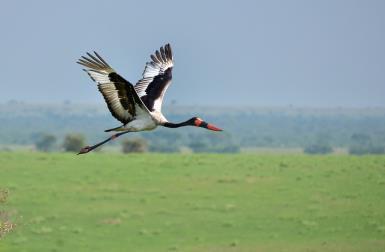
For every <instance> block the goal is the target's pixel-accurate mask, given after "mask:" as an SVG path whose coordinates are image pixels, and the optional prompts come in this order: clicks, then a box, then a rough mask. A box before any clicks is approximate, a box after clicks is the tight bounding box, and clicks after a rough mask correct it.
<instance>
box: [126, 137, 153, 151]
mask: <svg viewBox="0 0 385 252" xmlns="http://www.w3.org/2000/svg"><path fill="white" fill-rule="evenodd" d="M147 150H148V144H147V141H146V140H144V139H142V138H136V139H127V140H124V141H123V142H122V151H123V153H131V152H147Z"/></svg>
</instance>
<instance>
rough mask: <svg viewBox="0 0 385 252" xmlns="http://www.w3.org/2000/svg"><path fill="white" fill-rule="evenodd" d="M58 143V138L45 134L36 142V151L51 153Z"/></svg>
mask: <svg viewBox="0 0 385 252" xmlns="http://www.w3.org/2000/svg"><path fill="white" fill-rule="evenodd" d="M55 143H56V137H55V136H53V135H49V134H45V135H42V136H40V138H39V139H38V140H37V141H36V143H35V146H36V149H38V150H40V151H51V150H52V149H53V148H54V146H55Z"/></svg>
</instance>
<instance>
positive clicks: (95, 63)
mask: <svg viewBox="0 0 385 252" xmlns="http://www.w3.org/2000/svg"><path fill="white" fill-rule="evenodd" d="M79 60H81V61H84V62H85V63H88V64H90V65H93V66H96V68H103V66H102V65H100V64H98V63H97V62H94V61H92V60H90V59H89V58H87V57H84V56H82V59H79ZM93 68H95V67H93Z"/></svg>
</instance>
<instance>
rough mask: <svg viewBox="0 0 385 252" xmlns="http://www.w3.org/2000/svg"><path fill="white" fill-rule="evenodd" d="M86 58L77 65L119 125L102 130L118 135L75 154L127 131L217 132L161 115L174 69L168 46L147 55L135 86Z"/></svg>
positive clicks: (94, 57)
mask: <svg viewBox="0 0 385 252" xmlns="http://www.w3.org/2000/svg"><path fill="white" fill-rule="evenodd" d="M87 56H88V57H85V56H82V58H81V59H79V60H78V62H77V63H79V64H81V65H83V66H85V67H86V68H85V69H83V70H84V71H85V72H87V74H88V75H89V76H90V77H91V79H92V80H93V81H95V82H96V83H97V85H98V89H99V91H100V92H101V93H102V95H103V97H104V100H105V101H106V103H107V107H108V109H109V110H110V112H111V114H112V115H113V116H114V117H115V118H116V119H117V120H119V121H120V122H121V123H122V124H123V125H121V126H119V127H115V128H112V129H109V130H106V131H107V132H109V131H122V132H120V133H117V134H114V135H112V136H111V137H110V138H108V139H106V140H105V141H103V142H100V143H98V144H95V145H93V146H86V147H84V148H83V149H82V150H80V152H79V154H83V153H87V152H89V151H91V150H93V149H95V148H96V147H98V146H100V145H102V144H104V143H106V142H108V141H110V140H112V139H114V138H116V137H118V136H120V135H122V134H125V133H127V132H133V131H143V130H152V129H154V128H156V127H157V126H158V125H161V126H164V127H168V128H178V127H183V126H197V127H202V128H206V129H210V130H214V131H221V129H219V128H217V127H215V126H214V125H211V124H208V123H206V122H204V121H203V120H202V119H200V118H198V117H193V118H191V119H189V120H187V121H185V122H181V123H171V122H168V121H167V119H166V118H165V117H164V116H163V114H162V112H161V109H162V102H163V98H164V94H165V92H166V90H167V88H168V87H169V85H170V84H171V80H172V69H173V66H174V61H173V54H172V49H171V46H170V44H166V45H165V46H164V47H161V48H160V49H159V50H157V51H155V53H154V54H152V55H151V59H152V61H150V62H147V63H146V66H145V69H144V71H143V74H142V79H140V80H139V81H138V82H137V83H136V85H135V86H134V85H133V84H131V83H130V82H129V81H127V80H125V79H124V78H123V77H121V76H120V75H119V74H118V73H116V71H115V70H114V69H113V68H112V67H110V66H109V65H108V63H107V62H106V61H105V60H104V59H103V58H102V57H101V56H100V55H99V54H98V53H96V52H94V55H92V54H90V53H87Z"/></svg>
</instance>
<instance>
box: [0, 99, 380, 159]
mask: <svg viewBox="0 0 385 252" xmlns="http://www.w3.org/2000/svg"><path fill="white" fill-rule="evenodd" d="M163 112H164V114H165V115H166V117H167V118H168V119H169V120H170V121H175V122H178V121H183V120H185V119H188V118H190V117H192V116H199V117H201V118H203V119H204V120H206V121H208V122H212V123H214V124H216V125H218V126H220V127H221V128H223V129H224V131H223V132H220V133H218V132H211V131H207V130H204V129H201V128H194V127H185V128H179V129H167V128H162V127H159V128H158V129H157V130H155V131H151V132H141V133H132V136H130V134H128V135H127V136H125V138H142V139H144V140H146V142H147V143H148V150H149V151H157V152H176V151H180V150H181V149H183V148H187V149H191V150H192V151H195V152H238V151H239V150H240V149H241V148H256V147H268V148H303V149H305V150H308V152H309V153H312V152H315V153H317V152H318V151H319V150H321V151H320V152H329V151H330V150H332V149H333V148H348V149H350V150H351V152H352V153H354V154H361V152H362V153H365V152H367V153H381V152H383V149H384V146H385V108H367V109H346V108H335V109H309V108H295V107H287V108H211V107H166V108H164V111H163ZM0 122H1V123H0V129H1V130H0V144H2V145H7V144H17V145H24V144H25V145H31V144H36V142H38V141H39V140H40V139H41V138H42V136H44V135H47V134H48V135H52V136H55V137H56V138H57V139H59V140H60V139H64V136H66V135H68V134H72V133H78V134H81V135H83V136H84V137H85V139H86V141H87V142H89V143H94V142H96V141H99V140H101V139H103V138H105V137H107V136H108V135H109V134H108V133H104V132H103V131H104V129H108V128H111V127H114V126H118V125H119V122H118V121H116V120H115V119H114V118H112V116H111V115H110V114H109V111H108V110H107V108H105V107H104V106H103V105H100V106H96V105H81V104H71V103H65V104H51V105H49V104H26V103H21V102H15V101H13V102H8V103H4V104H0ZM113 144H117V143H113Z"/></svg>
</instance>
